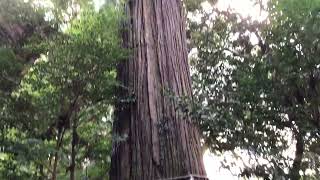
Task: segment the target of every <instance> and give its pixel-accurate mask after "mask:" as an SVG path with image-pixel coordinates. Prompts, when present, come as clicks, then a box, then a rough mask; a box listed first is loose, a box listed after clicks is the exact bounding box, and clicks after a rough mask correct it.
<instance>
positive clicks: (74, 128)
mask: <svg viewBox="0 0 320 180" xmlns="http://www.w3.org/2000/svg"><path fill="white" fill-rule="evenodd" d="M77 141H78V134H77V123H76V120H74V121H73V123H72V142H71V162H70V167H69V170H70V180H75V167H76V154H77V152H76V145H77V143H78V142H77Z"/></svg>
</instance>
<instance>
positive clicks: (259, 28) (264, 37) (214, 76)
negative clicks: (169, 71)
mask: <svg viewBox="0 0 320 180" xmlns="http://www.w3.org/2000/svg"><path fill="white" fill-rule="evenodd" d="M297 4H299V5H298V6H297ZM319 7H320V6H319V1H316V0H315V1H276V0H274V1H270V2H269V5H268V7H266V8H267V9H266V11H268V12H269V17H268V19H266V20H264V21H262V22H258V21H253V20H252V19H251V18H250V17H247V18H244V17H241V15H239V14H236V13H232V12H223V11H220V10H218V9H215V8H213V9H212V11H210V12H208V11H205V10H199V12H200V14H201V16H202V17H201V22H198V21H195V20H192V19H190V21H189V27H190V32H191V40H192V41H191V46H193V47H194V48H195V49H193V52H195V53H194V55H193V58H192V59H191V65H192V71H193V77H192V78H193V80H194V95H195V102H193V105H191V107H190V108H189V109H190V111H191V113H192V115H193V116H195V119H199V120H200V126H201V127H202V130H203V132H204V136H205V140H206V144H207V146H209V147H210V149H211V150H212V151H220V152H225V151H237V150H238V149H243V150H246V151H247V154H249V155H250V156H252V157H253V159H254V160H255V161H256V163H255V165H254V166H253V167H247V168H245V169H243V172H242V175H243V176H251V175H256V176H261V177H264V178H266V179H269V178H273V179H277V178H279V176H280V177H287V178H288V177H290V178H292V179H297V178H298V177H299V176H300V175H299V171H300V170H303V171H305V170H306V169H312V170H314V173H313V175H312V176H314V177H319V173H318V172H319V165H316V164H314V163H312V162H313V160H314V159H315V158H316V159H318V158H319V154H317V153H315V152H314V151H313V150H312V149H311V148H310V147H311V146H312V145H311V144H313V143H315V142H317V141H319V135H320V134H319V118H318V115H317V114H318V113H319V112H318V109H317V108H316V107H318V106H319V102H318V100H317V99H318V98H319V96H318V93H319V77H318V73H319V69H318V68H319V62H320V61H319V58H318V54H319V49H318V44H319V43H318V40H319V39H318V37H319V34H318V33H319V31H318V30H319V24H318V22H319V21H317V19H318V17H319V10H318V8H319ZM189 106H190V103H189ZM293 139H294V140H295V141H296V143H295V144H296V145H295V146H296V153H295V157H293V159H291V158H292V157H288V156H284V154H285V152H286V151H287V150H288V148H289V147H290V146H293V145H292V143H291V142H292V140H293ZM310 145H311V146H310ZM310 154H312V156H309V155H310ZM301 156H303V158H302V157H301ZM261 158H262V159H265V160H267V161H268V164H259V159H261ZM305 177H309V178H312V177H311V176H307V175H306V174H305Z"/></svg>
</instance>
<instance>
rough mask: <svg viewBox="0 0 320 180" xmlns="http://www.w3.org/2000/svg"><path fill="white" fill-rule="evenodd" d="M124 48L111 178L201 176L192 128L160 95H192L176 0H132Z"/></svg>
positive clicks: (179, 4) (197, 141)
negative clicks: (126, 55)
mask: <svg viewBox="0 0 320 180" xmlns="http://www.w3.org/2000/svg"><path fill="white" fill-rule="evenodd" d="M127 13H128V15H129V17H130V20H129V21H130V22H129V23H128V26H129V30H128V32H126V33H124V43H125V45H126V46H127V47H128V48H130V49H132V51H133V54H132V58H130V59H129V60H128V61H126V62H124V63H123V64H121V65H120V66H119V69H118V78H119V80H120V81H121V82H122V83H123V84H124V86H126V87H128V89H126V90H122V91H121V92H120V97H134V99H135V100H134V101H132V102H129V103H125V101H122V103H121V102H120V103H119V104H118V105H117V111H116V115H117V120H116V122H115V123H114V134H115V135H116V136H121V137H124V136H125V137H126V136H127V137H126V139H125V140H122V141H115V142H114V144H113V152H112V165H111V171H110V178H111V180H154V179H163V178H173V177H177V176H185V175H189V174H197V175H205V170H204V165H203V161H202V151H201V146H200V136H199V132H198V129H197V127H196V126H195V125H194V124H192V122H191V120H190V118H189V117H186V116H185V115H184V114H182V113H181V112H179V111H178V110H176V109H177V104H176V103H175V102H174V101H173V100H172V99H170V98H169V97H168V96H166V95H164V90H169V91H170V92H172V93H173V94H174V95H176V96H185V95H186V96H191V93H192V92H191V80H190V72H189V67H188V62H187V45H186V31H185V21H184V15H183V8H182V2H181V1H180V0H131V1H129V4H128V5H127Z"/></svg>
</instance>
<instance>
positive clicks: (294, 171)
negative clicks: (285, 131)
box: [290, 132, 304, 180]
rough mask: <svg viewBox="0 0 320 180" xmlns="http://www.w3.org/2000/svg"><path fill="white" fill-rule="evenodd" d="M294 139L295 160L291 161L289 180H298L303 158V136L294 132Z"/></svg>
mask: <svg viewBox="0 0 320 180" xmlns="http://www.w3.org/2000/svg"><path fill="white" fill-rule="evenodd" d="M295 137H296V141H297V143H296V152H295V158H294V160H293V164H292V168H291V169H290V179H291V180H299V179H300V174H299V171H300V169H301V163H302V158H303V152H304V141H303V136H302V134H301V133H300V132H295Z"/></svg>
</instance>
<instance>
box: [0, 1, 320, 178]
mask: <svg viewBox="0 0 320 180" xmlns="http://www.w3.org/2000/svg"><path fill="white" fill-rule="evenodd" d="M254 2H255V5H256V6H259V8H260V11H261V13H266V14H267V17H266V18H264V19H259V20H257V19H256V18H254V17H250V16H246V17H244V16H243V15H242V14H239V13H237V12H235V11H234V10H232V8H230V9H228V10H221V9H219V8H217V7H216V6H215V4H216V3H217V2H216V1H215V0H210V1H204V0H185V1H184V8H185V11H186V13H185V14H186V15H185V16H186V26H187V27H186V28H187V40H188V52H189V63H190V69H191V78H192V83H193V84H192V86H193V98H189V97H177V96H174V95H172V94H171V92H170V91H166V96H168V97H170V98H172V99H173V100H174V101H176V102H177V104H179V108H177V111H181V112H183V113H184V114H186V115H188V116H191V117H193V119H194V123H196V124H197V125H198V126H199V127H200V130H201V133H202V140H201V143H202V146H203V151H205V150H207V149H210V151H211V152H212V153H214V154H217V155H220V154H224V153H229V154H232V158H234V159H237V160H240V161H248V160H243V159H245V158H244V157H243V156H244V155H243V154H244V153H243V152H245V154H246V155H245V156H246V158H248V157H249V161H248V162H244V163H243V164H242V165H241V166H239V164H235V163H232V162H229V161H227V160H226V161H222V162H219V163H221V165H222V167H224V168H227V169H230V170H232V169H234V168H238V169H239V171H237V172H238V174H236V175H237V176H239V177H242V178H248V177H253V178H262V179H292V180H296V179H319V178H320V108H319V103H320V95H319V93H320V69H319V68H320V59H319V55H320V42H319V41H320V1H319V0H269V1H262V0H256V1H254ZM123 3H126V2H114V1H110V0H109V1H108V0H106V2H105V3H104V5H102V6H100V7H99V8H97V7H96V4H95V2H94V1H90V0H72V1H71V0H70V1H69V0H29V1H23V0H0V84H1V85H0V110H1V111H0V126H1V127H0V129H1V132H0V179H59V180H60V179H69V178H70V179H108V176H109V175H108V171H109V169H110V164H111V153H112V142H115V141H124V140H125V139H126V138H127V137H126V136H122V135H121V136H120V135H115V134H112V133H111V131H112V126H113V122H114V115H113V114H114V113H113V112H114V110H115V104H117V103H119V102H121V104H123V105H126V104H130V103H132V102H134V101H135V99H134V98H135V97H134V96H130V97H127V98H119V97H117V91H118V89H119V88H126V87H124V86H123V84H122V83H121V82H119V81H117V78H116V77H117V71H116V69H117V66H118V64H119V63H121V62H123V61H126V60H127V59H128V57H130V56H131V51H132V50H131V49H130V48H123V41H122V38H121V35H122V33H123V32H125V31H126V30H127V29H126V26H124V24H126V23H128V22H129V21H130V18H128V17H127V15H126V14H125V13H124V12H123V10H124V8H123ZM239 152H242V153H239ZM207 171H210V167H207Z"/></svg>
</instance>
